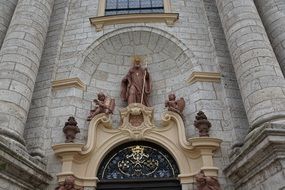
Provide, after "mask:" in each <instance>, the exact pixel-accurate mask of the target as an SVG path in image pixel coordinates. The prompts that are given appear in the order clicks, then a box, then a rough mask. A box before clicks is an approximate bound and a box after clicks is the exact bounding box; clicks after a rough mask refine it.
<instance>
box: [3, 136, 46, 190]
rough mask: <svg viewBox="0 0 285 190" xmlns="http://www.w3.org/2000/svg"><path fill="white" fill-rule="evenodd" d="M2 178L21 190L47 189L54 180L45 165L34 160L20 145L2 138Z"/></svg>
mask: <svg viewBox="0 0 285 190" xmlns="http://www.w3.org/2000/svg"><path fill="white" fill-rule="evenodd" d="M0 178H3V179H6V180H7V181H10V182H12V183H13V184H16V185H18V186H19V187H21V189H45V187H47V186H48V184H49V183H50V181H51V180H52V176H51V175H50V174H48V173H47V172H46V165H45V163H43V162H41V161H39V160H37V159H35V158H33V157H32V156H30V155H29V154H28V152H27V151H26V150H24V149H22V147H19V145H18V143H13V142H11V141H7V139H4V138H2V137H0Z"/></svg>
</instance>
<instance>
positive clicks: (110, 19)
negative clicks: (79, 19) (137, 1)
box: [89, 13, 179, 31]
mask: <svg viewBox="0 0 285 190" xmlns="http://www.w3.org/2000/svg"><path fill="white" fill-rule="evenodd" d="M178 18H179V14H178V13H145V14H125V15H111V16H98V17H92V18H89V20H90V23H91V24H92V25H94V26H95V28H96V31H101V30H102V29H103V27H104V26H105V25H112V24H123V23H146V22H147V23H149V22H165V23H166V24H167V26H173V25H174V23H175V22H176V21H177V20H178Z"/></svg>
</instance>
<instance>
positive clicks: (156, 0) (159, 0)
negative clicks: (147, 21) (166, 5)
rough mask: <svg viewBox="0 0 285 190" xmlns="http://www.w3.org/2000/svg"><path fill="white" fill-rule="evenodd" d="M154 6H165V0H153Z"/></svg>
mask: <svg viewBox="0 0 285 190" xmlns="http://www.w3.org/2000/svg"><path fill="white" fill-rule="evenodd" d="M152 7H163V0H152Z"/></svg>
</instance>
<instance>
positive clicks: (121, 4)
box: [118, 0, 129, 9]
mask: <svg viewBox="0 0 285 190" xmlns="http://www.w3.org/2000/svg"><path fill="white" fill-rule="evenodd" d="M128 2H129V0H118V9H127V8H128Z"/></svg>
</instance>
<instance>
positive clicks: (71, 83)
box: [52, 77, 86, 91]
mask: <svg viewBox="0 0 285 190" xmlns="http://www.w3.org/2000/svg"><path fill="white" fill-rule="evenodd" d="M65 88H78V89H80V90H83V91H84V90H85V88H86V85H85V84H84V83H83V82H82V81H81V80H80V79H79V78H78V77H75V78H68V79H62V80H55V81H52V89H53V90H59V89H65Z"/></svg>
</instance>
